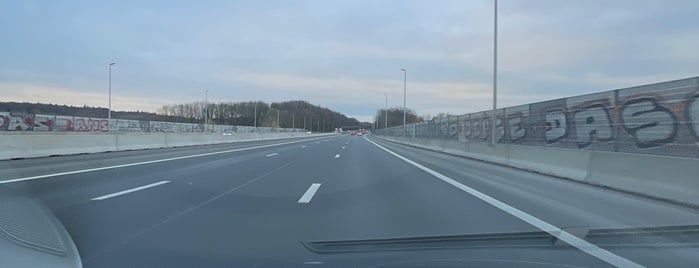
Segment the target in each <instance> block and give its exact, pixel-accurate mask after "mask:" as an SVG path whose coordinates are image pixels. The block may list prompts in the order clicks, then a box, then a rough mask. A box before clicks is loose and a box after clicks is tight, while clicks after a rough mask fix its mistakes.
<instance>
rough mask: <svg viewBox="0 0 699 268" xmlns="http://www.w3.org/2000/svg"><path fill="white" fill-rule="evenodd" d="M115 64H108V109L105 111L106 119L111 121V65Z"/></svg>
mask: <svg viewBox="0 0 699 268" xmlns="http://www.w3.org/2000/svg"><path fill="white" fill-rule="evenodd" d="M114 64H116V62H110V63H109V108H108V110H107V119H112V65H114Z"/></svg>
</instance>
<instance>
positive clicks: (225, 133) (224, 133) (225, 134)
mask: <svg viewBox="0 0 699 268" xmlns="http://www.w3.org/2000/svg"><path fill="white" fill-rule="evenodd" d="M231 135H233V132H231V131H226V132H223V136H231Z"/></svg>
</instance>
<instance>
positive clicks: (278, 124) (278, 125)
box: [277, 108, 282, 128]
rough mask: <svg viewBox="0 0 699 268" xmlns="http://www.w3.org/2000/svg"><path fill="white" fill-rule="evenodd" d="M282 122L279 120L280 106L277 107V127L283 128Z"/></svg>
mask: <svg viewBox="0 0 699 268" xmlns="http://www.w3.org/2000/svg"><path fill="white" fill-rule="evenodd" d="M281 125H282V124H281V122H279V108H277V128H281Z"/></svg>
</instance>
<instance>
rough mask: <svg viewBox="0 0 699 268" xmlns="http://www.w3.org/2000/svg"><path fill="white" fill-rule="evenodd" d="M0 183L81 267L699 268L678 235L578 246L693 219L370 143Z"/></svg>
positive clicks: (307, 142)
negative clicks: (56, 225)
mask: <svg viewBox="0 0 699 268" xmlns="http://www.w3.org/2000/svg"><path fill="white" fill-rule="evenodd" d="M0 181H2V182H3V183H2V184H0V185H2V186H3V187H11V188H13V189H14V190H16V191H20V192H23V193H24V194H27V195H30V196H32V197H34V198H37V199H38V200H41V201H42V202H43V203H44V204H46V205H47V206H48V207H49V208H50V209H51V211H53V213H54V214H55V215H56V216H57V217H58V219H59V220H60V221H61V222H62V224H63V225H64V226H65V227H66V229H67V230H68V232H69V233H70V235H71V237H72V238H73V241H74V242H75V244H76V246H77V248H78V251H79V252H80V256H81V258H82V261H83V265H84V266H85V267H297V266H299V267H342V266H347V267H356V266H370V267H412V266H426V267H433V266H452V267H463V266H477V267H530V266H531V267H542V266H547V265H550V266H551V267H561V266H570V267H578V266H586V267H604V266H627V267H633V266H635V265H640V266H663V267H683V266H686V267H696V266H697V265H698V264H699V247H698V246H697V241H699V240H697V239H696V236H695V235H696V233H691V232H687V231H686V230H685V231H683V232H684V234H685V235H686V236H685V237H682V236H680V237H679V238H678V237H677V236H671V237H668V236H666V235H664V234H663V233H655V232H650V231H649V232H650V233H648V235H646V236H643V238H642V239H640V238H639V239H640V240H643V241H640V242H639V239H634V238H638V236H632V237H629V236H628V235H626V236H624V235H617V236H615V235H604V232H600V233H598V235H597V236H595V237H593V236H589V237H588V238H586V239H580V238H584V237H585V236H584V234H585V233H587V232H588V231H589V233H590V234H593V233H594V232H593V231H591V230H600V229H602V230H610V229H612V230H613V229H618V228H635V227H663V226H678V225H697V224H699V211H697V210H696V209H692V208H687V207H681V206H678V205H674V204H668V203H664V202H662V201H657V200H652V199H648V198H644V197H639V196H634V195H630V194H627V193H621V192H617V191H613V190H609V189H604V188H599V187H593V186H588V185H584V184H581V183H577V182H571V181H567V180H563V179H559V178H552V177H548V176H544V175H540V174H536V173H530V172H525V171H521V170H516V169H512V168H507V167H503V166H498V165H492V164H487V163H483V162H480V161H474V160H469V159H465V158H461V157H455V156H450V155H446V154H441V153H437V152H431V151H427V150H423V149H418V148H413V147H409V146H404V145H399V144H395V143H391V142H387V141H383V140H381V139H379V138H377V137H371V136H349V135H335V136H327V137H315V138H305V139H288V140H276V141H260V142H248V143H240V144H228V145H214V146H197V147H183V148H173V149H158V150H141V151H126V152H110V153H100V154H90V155H74V156H61V157H49V158H37V159H22V160H11V161H0ZM514 234H519V235H521V234H533V235H532V236H517V235H514ZM540 234H544V235H548V237H547V236H543V240H542V239H541V238H542V236H541V235H540ZM692 235H694V236H692ZM425 237H428V239H425ZM420 238H422V239H420ZM377 239H386V240H377ZM328 241H334V242H328ZM541 241H544V242H546V243H541ZM678 241H679V242H682V241H684V243H679V244H678V243H677V242H678ZM678 245H679V246H678Z"/></svg>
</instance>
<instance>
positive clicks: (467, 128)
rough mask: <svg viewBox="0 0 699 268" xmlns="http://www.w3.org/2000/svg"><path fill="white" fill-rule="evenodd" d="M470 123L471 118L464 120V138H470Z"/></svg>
mask: <svg viewBox="0 0 699 268" xmlns="http://www.w3.org/2000/svg"><path fill="white" fill-rule="evenodd" d="M471 124H472V121H471V120H466V121H464V137H466V138H470V137H471V134H472V132H473V131H472V130H471Z"/></svg>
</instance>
